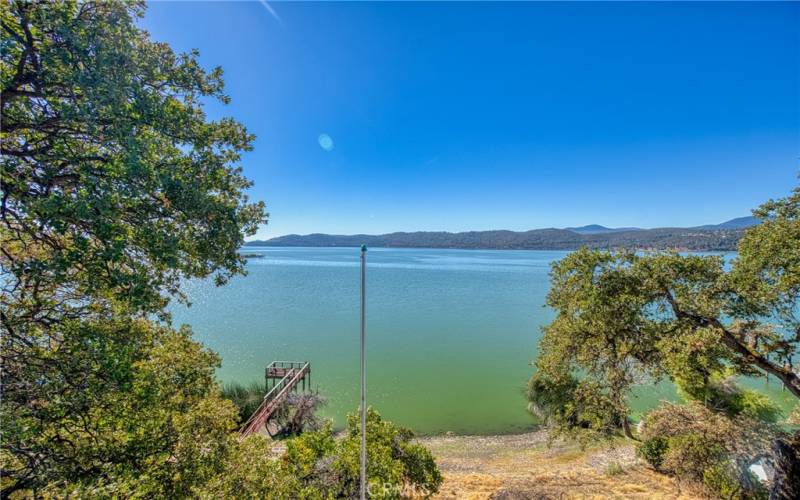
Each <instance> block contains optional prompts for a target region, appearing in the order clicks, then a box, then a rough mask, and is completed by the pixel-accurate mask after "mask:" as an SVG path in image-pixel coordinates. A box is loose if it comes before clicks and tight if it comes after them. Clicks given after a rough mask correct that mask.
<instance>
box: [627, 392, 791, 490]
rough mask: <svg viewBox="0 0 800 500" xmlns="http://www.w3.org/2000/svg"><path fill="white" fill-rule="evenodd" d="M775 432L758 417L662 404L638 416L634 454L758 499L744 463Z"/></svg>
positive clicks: (766, 448) (756, 484) (681, 475)
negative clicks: (638, 442) (640, 418)
mask: <svg viewBox="0 0 800 500" xmlns="http://www.w3.org/2000/svg"><path fill="white" fill-rule="evenodd" d="M778 434H779V431H778V430H777V429H776V428H775V427H773V426H772V425H770V424H767V423H765V422H763V421H762V420H758V419H753V418H748V417H744V416H741V415H740V416H738V417H736V418H731V417H729V416H727V415H726V414H724V413H723V414H720V413H716V412H713V411H711V410H710V409H708V408H707V407H706V406H704V405H701V404H699V403H689V404H686V405H678V404H673V403H662V404H661V405H660V406H659V407H658V408H656V409H655V410H653V411H651V412H650V413H648V414H647V415H646V416H645V418H644V424H643V429H642V433H641V435H642V438H643V441H642V443H641V445H640V446H639V448H638V454H639V456H641V457H642V458H644V459H645V460H646V461H647V462H648V463H649V464H650V465H652V466H653V467H655V468H656V469H658V470H660V471H662V472H665V473H668V474H673V475H675V476H676V477H678V478H679V479H683V480H688V481H693V482H696V483H699V484H702V485H704V486H705V487H706V488H707V489H708V490H709V491H710V492H711V493H713V494H715V495H720V496H722V497H725V498H761V497H762V496H763V495H764V494H765V493H764V492H765V489H764V486H763V485H762V484H761V483H760V482H759V481H758V479H757V478H755V477H754V476H753V474H752V473H751V472H750V471H749V469H748V467H749V465H750V464H752V463H754V462H755V461H756V460H757V459H758V458H760V457H761V456H763V455H765V454H767V453H768V452H769V445H770V442H771V441H772V440H773V439H774V438H775V436H777V435H778Z"/></svg>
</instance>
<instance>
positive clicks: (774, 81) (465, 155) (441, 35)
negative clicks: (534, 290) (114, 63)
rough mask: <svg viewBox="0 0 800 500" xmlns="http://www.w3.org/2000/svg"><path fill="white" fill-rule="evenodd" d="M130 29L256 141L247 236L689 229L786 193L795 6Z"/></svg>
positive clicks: (279, 15) (151, 20)
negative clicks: (191, 56) (219, 70)
mask: <svg viewBox="0 0 800 500" xmlns="http://www.w3.org/2000/svg"><path fill="white" fill-rule="evenodd" d="M270 10H271V11H270ZM142 25H143V26H144V27H145V28H146V29H148V30H149V31H150V33H151V35H152V37H153V38H154V39H156V40H160V41H166V42H168V43H169V44H170V45H172V47H173V48H175V49H176V50H179V51H184V50H188V49H190V48H197V49H199V50H200V61H201V63H202V64H203V65H205V66H207V67H209V68H210V67H213V66H216V65H221V66H222V67H223V69H224V71H225V80H226V87H227V92H228V94H229V95H230V96H231V98H232V103H231V104H230V105H228V106H222V105H218V104H211V105H209V106H208V108H207V109H208V112H209V115H210V116H212V117H219V116H223V115H227V116H233V117H235V118H236V119H237V120H239V121H241V122H243V123H244V124H245V125H246V126H247V127H248V129H249V130H250V131H251V132H253V133H255V134H256V135H257V137H258V138H257V140H256V142H255V150H254V151H253V152H251V153H247V154H246V155H245V156H244V158H243V166H244V171H245V173H246V174H247V176H248V177H250V178H251V179H253V180H254V181H255V186H254V188H253V189H252V190H251V196H252V198H254V199H259V200H264V201H265V202H266V204H267V207H268V210H269V211H270V213H271V217H270V223H269V225H268V226H267V227H265V228H263V229H262V230H261V231H259V234H258V237H260V238H264V237H272V236H278V235H282V234H288V233H310V232H326V233H383V232H391V231H414V230H448V231H464V230H483V229H514V230H526V229H532V228H540V227H564V226H576V225H583V224H589V223H599V224H604V225H607V226H640V227H656V226H671V225H675V226H690V225H699V224H706V223H716V222H721V221H724V220H727V219H730V218H733V217H738V216H743V215H748V214H749V210H750V209H751V208H752V207H754V206H756V205H758V204H759V203H760V202H762V201H764V200H765V199H767V198H770V197H776V196H781V195H784V194H786V193H787V192H788V191H789V190H790V189H791V187H792V186H794V185H796V184H797V174H798V171H800V159H799V158H800V3H769V4H767V3H758V4H746V3H725V4H722V3H712V4H697V3H677V4H667V3H618V4H599V3H598V4H591V3H590V4H586V3H581V4H578V3H564V4H546V3H491V4H490V3H275V2H273V3H270V4H268V5H266V4H262V3H259V2H230V3H228V2H205V3H188V2H186V3H184V2H153V3H151V4H150V5H149V8H148V12H147V14H146V16H145V19H144V20H143V21H142ZM322 134H326V136H325V137H323V138H322V140H320V137H321V135H322Z"/></svg>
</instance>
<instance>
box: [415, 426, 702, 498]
mask: <svg viewBox="0 0 800 500" xmlns="http://www.w3.org/2000/svg"><path fill="white" fill-rule="evenodd" d="M420 441H421V442H422V443H424V444H425V445H426V446H428V447H429V448H430V449H431V451H432V452H433V454H434V455H435V456H436V459H437V462H438V463H439V467H440V469H441V471H442V473H443V475H444V477H445V482H444V485H443V486H442V488H441V491H440V493H439V495H438V497H437V498H443V499H450V498H453V499H455V498H457V499H489V498H494V499H509V500H511V499H513V500H517V499H550V498H559V499H560V498H581V499H583V498H586V499H589V498H592V499H594V498H597V499H599V498H604V499H605V498H641V499H645V498H646V499H689V498H705V497H704V496H703V493H702V492H701V491H698V490H694V489H691V488H687V487H686V486H683V487H681V485H679V484H678V483H677V482H676V481H675V480H674V479H673V478H671V477H668V476H664V475H662V474H659V473H657V472H654V471H652V470H651V469H649V468H647V467H646V466H645V465H644V464H643V463H641V461H640V460H639V459H637V457H636V455H635V453H634V448H633V446H632V445H630V444H628V443H625V442H621V443H616V444H615V445H614V446H613V447H611V446H604V447H594V448H590V449H587V450H581V449H580V448H578V447H577V446H576V445H573V444H566V443H560V442H557V443H554V444H553V445H552V446H550V447H548V445H547V435H546V434H545V433H544V432H543V431H540V432H532V433H528V434H518V435H509V436H437V437H427V438H421V439H420ZM609 469H613V470H614V473H613V474H609V473H608V471H609Z"/></svg>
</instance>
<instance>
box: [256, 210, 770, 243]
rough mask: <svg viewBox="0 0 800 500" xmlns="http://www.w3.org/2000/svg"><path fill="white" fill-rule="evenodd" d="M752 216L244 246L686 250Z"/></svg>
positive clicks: (736, 234)
mask: <svg viewBox="0 0 800 500" xmlns="http://www.w3.org/2000/svg"><path fill="white" fill-rule="evenodd" d="M758 222H759V221H758V219H756V218H755V217H739V218H737V219H731V220H729V221H726V222H723V223H721V224H714V225H706V226H699V227H689V228H679V227H663V228H655V229H641V228H634V227H624V228H609V227H605V226H600V225H598V224H590V225H588V226H582V227H575V228H565V229H555V228H549V229H533V230H530V231H506V230H494V231H467V232H462V233H449V232H445V231H418V232H412V233H406V232H397V233H389V234H378V235H373V234H353V235H335V234H322V233H314V234H307V235H299V234H289V235H286V236H279V237H277V238H272V239H269V240H257V241H249V242H247V243H245V245H246V246H284V247H301V246H302V247H357V246H359V245H362V244H365V245H367V246H372V247H394V248H464V249H509V250H510V249H518V250H574V249H577V248H580V247H583V246H586V247H589V248H634V249H654V250H665V249H676V250H689V251H730V250H735V249H736V244H737V243H738V242H739V239H740V238H741V237H742V234H744V230H745V229H746V228H747V227H750V226H753V225H755V224H758Z"/></svg>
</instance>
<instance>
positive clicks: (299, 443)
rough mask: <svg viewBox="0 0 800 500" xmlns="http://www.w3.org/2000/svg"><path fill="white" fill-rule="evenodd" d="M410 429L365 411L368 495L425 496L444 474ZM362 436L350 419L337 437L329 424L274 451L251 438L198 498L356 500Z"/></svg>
mask: <svg viewBox="0 0 800 500" xmlns="http://www.w3.org/2000/svg"><path fill="white" fill-rule="evenodd" d="M412 437H413V435H412V433H411V432H410V431H408V430H407V429H404V428H402V427H397V426H395V425H393V424H392V423H390V422H387V421H385V420H383V419H381V417H380V415H378V413H377V412H375V411H374V410H372V409H370V410H369V413H368V415H367V478H368V484H369V488H370V490H369V497H370V498H401V497H407V496H415V497H420V496H423V497H427V496H430V495H432V494H434V493H436V492H437V491H438V489H439V486H440V485H441V483H442V476H441V474H440V473H439V470H438V468H437V466H436V462H435V461H434V459H433V456H432V455H431V453H430V452H429V451H428V450H427V449H426V448H424V447H423V446H421V445H419V444H415V443H413V442H412V441H411V438H412ZM360 443H361V437H360V433H359V419H358V418H357V416H356V415H350V416H349V418H348V425H347V432H346V433H345V435H344V436H343V437H342V438H340V439H337V438H336V437H335V436H334V433H333V429H332V427H331V424H330V422H328V423H326V424H325V425H324V426H323V428H322V429H320V430H318V431H309V432H305V433H303V434H301V435H300V436H298V437H295V438H292V439H289V440H287V441H286V452H285V453H283V454H276V453H274V452H273V451H272V450H271V449H270V446H271V445H270V441H269V440H267V439H266V438H264V437H263V436H258V435H255V436H250V437H248V438H247V439H245V440H244V441H243V442H242V443H240V444H239V445H238V446H236V447H235V449H233V451H232V452H231V454H230V456H229V460H228V461H227V463H226V467H225V470H224V471H223V472H222V473H221V474H218V475H216V476H215V477H214V478H212V479H211V480H210V481H209V482H208V483H207V484H206V485H205V486H204V487H203V488H202V489H199V490H197V491H196V492H197V494H198V496H200V497H209V498H298V499H305V498H313V499H318V498H357V497H358V492H359V456H360Z"/></svg>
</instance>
